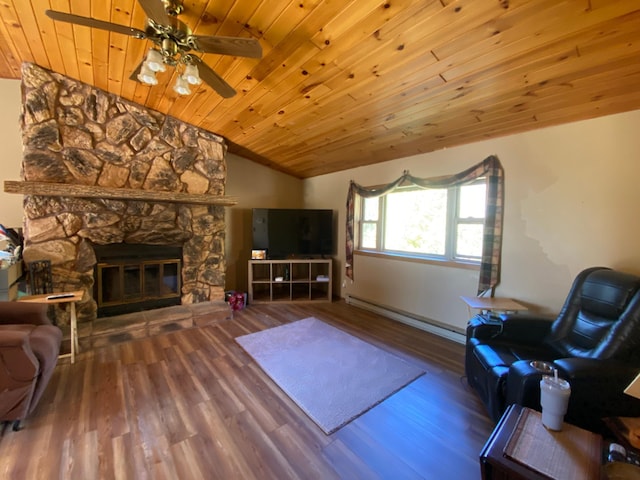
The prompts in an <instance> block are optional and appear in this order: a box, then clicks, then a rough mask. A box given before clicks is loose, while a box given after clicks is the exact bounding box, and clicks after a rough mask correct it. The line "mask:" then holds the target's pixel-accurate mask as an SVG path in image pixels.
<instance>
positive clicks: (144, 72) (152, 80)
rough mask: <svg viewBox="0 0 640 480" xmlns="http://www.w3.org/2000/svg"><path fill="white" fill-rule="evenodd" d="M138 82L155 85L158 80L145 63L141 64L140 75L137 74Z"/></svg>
mask: <svg viewBox="0 0 640 480" xmlns="http://www.w3.org/2000/svg"><path fill="white" fill-rule="evenodd" d="M138 80H140V81H141V82H142V83H144V84H145V85H157V84H158V79H157V78H156V72H154V71H153V70H151V69H150V68H149V67H148V66H147V64H146V62H145V63H143V64H142V68H140V73H139V74H138Z"/></svg>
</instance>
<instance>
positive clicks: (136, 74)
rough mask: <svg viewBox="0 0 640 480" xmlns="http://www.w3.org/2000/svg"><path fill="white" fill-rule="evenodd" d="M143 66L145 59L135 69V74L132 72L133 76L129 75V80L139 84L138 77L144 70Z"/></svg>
mask: <svg viewBox="0 0 640 480" xmlns="http://www.w3.org/2000/svg"><path fill="white" fill-rule="evenodd" d="M143 64H144V59H143V60H142V61H141V62H140V63H139V64H138V66H137V67H136V68H135V70H134V71H133V72H131V75H129V80H134V81H136V82H139V80H138V75H139V74H140V71H141V70H142V65H143Z"/></svg>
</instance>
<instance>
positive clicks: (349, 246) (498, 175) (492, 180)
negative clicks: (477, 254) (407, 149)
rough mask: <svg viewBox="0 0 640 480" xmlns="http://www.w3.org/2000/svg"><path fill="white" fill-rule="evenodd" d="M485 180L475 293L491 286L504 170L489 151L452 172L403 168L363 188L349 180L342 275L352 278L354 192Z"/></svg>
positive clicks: (373, 193) (368, 194)
mask: <svg viewBox="0 0 640 480" xmlns="http://www.w3.org/2000/svg"><path fill="white" fill-rule="evenodd" d="M480 177H485V178H486V180H487V197H486V199H487V200H486V212H485V221H484V234H483V244H482V261H481V263H480V278H479V281H478V295H480V294H482V293H484V292H486V291H487V290H489V289H491V293H492V294H493V290H494V289H495V287H496V285H497V284H498V283H499V281H500V256H501V251H502V220H503V204H504V170H503V168H502V165H501V164H500V161H499V160H498V157H496V156H495V155H491V156H490V157H487V158H486V159H485V160H483V161H482V162H480V163H478V164H477V165H474V166H473V167H471V168H468V169H467V170H465V171H463V172H460V173H457V174H455V175H448V176H444V177H434V178H417V177H414V176H412V175H410V174H409V172H407V171H405V172H404V173H403V175H402V176H401V177H400V178H398V179H397V180H395V181H393V182H391V183H389V184H387V185H384V186H382V187H374V188H367V187H363V186H361V185H358V184H357V183H355V182H354V181H351V183H350V185H349V192H348V194H347V232H346V237H347V240H346V262H345V267H346V272H345V274H346V276H347V277H349V278H350V279H351V280H353V250H354V221H355V220H354V217H355V201H356V195H359V196H361V197H363V198H372V197H379V196H381V195H385V194H387V193H390V192H393V191H394V190H395V189H397V188H398V187H400V186H401V185H402V186H405V185H415V186H418V187H420V188H448V187H453V186H460V185H465V184H467V183H471V182H473V181H474V180H476V179H477V178H480Z"/></svg>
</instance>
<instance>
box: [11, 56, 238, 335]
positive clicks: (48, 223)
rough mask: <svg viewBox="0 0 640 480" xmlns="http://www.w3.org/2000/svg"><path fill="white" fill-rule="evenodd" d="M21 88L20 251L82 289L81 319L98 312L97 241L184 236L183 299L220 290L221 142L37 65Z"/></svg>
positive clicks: (176, 240)
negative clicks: (46, 263)
mask: <svg viewBox="0 0 640 480" xmlns="http://www.w3.org/2000/svg"><path fill="white" fill-rule="evenodd" d="M22 97H23V113H22V117H21V124H22V133H23V145H24V153H23V161H22V182H14V183H17V184H18V186H17V187H15V186H14V188H15V190H14V193H23V194H25V199H24V214H25V223H24V236H25V243H24V245H25V246H24V252H23V257H24V261H25V262H26V263H29V262H31V261H37V260H50V261H51V264H52V274H53V285H54V289H55V290H56V291H69V290H84V291H85V295H84V298H83V300H82V302H80V303H79V304H78V305H77V312H78V321H79V322H83V321H84V322H86V321H91V320H93V319H95V318H96V317H97V305H96V299H95V298H94V294H93V292H94V283H95V278H94V271H95V270H96V269H95V267H96V263H97V260H96V252H95V250H94V245H99V246H101V250H102V251H104V250H105V249H107V250H108V247H109V245H115V244H135V245H145V244H146V245H153V246H157V245H172V246H175V245H178V246H180V247H181V249H182V259H181V272H180V290H181V291H180V300H181V303H198V302H202V301H208V300H219V299H221V298H223V295H224V293H223V292H224V280H225V258H224V229H225V224H224V208H223V206H222V205H230V204H233V202H230V203H225V202H224V201H220V199H224V198H225V197H223V195H224V187H225V180H226V165H225V160H224V156H225V152H226V146H225V144H224V140H223V139H222V138H221V137H219V136H217V135H214V134H212V133H210V132H207V131H205V130H202V129H198V128H196V127H194V126H192V125H188V124H185V123H183V122H180V121H178V120H176V119H174V118H172V117H169V116H166V115H163V114H161V113H158V112H156V111H153V110H149V109H146V108H144V107H142V106H140V105H136V104H134V103H131V102H128V101H126V100H124V99H122V98H120V97H117V96H115V95H112V94H109V93H106V92H104V91H101V90H99V89H97V88H95V87H91V86H89V85H86V84H83V83H81V82H78V81H76V80H72V79H70V78H68V77H65V76H63V75H60V74H57V73H54V72H51V71H48V70H45V69H43V68H41V67H38V66H36V65H33V64H28V63H25V64H24V65H23V69H22ZM8 183H9V182H8ZM5 190H6V191H10V189H9V190H8V189H7V186H6V185H5ZM57 315H58V316H59V317H60V318H59V319H58V320H59V321H60V323H63V324H64V323H67V322H68V319H67V318H65V312H64V311H62V310H61V311H58V312H57Z"/></svg>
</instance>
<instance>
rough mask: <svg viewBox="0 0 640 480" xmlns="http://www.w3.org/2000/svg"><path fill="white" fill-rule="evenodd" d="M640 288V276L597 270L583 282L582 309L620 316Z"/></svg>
mask: <svg viewBox="0 0 640 480" xmlns="http://www.w3.org/2000/svg"><path fill="white" fill-rule="evenodd" d="M639 288H640V277H636V276H635V275H630V274H627V273H622V272H617V271H615V270H596V271H594V272H592V273H591V274H589V276H588V277H587V279H586V280H585V281H584V283H583V284H582V288H581V297H582V298H581V304H582V310H587V311H589V312H592V313H594V314H596V315H599V316H601V317H606V318H612V319H613V318H618V317H619V316H620V315H621V314H622V312H624V310H625V308H626V307H627V304H628V303H629V301H630V300H631V298H632V297H633V296H634V295H635V293H636V292H637V291H638V289H639Z"/></svg>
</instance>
